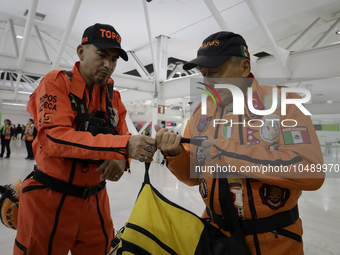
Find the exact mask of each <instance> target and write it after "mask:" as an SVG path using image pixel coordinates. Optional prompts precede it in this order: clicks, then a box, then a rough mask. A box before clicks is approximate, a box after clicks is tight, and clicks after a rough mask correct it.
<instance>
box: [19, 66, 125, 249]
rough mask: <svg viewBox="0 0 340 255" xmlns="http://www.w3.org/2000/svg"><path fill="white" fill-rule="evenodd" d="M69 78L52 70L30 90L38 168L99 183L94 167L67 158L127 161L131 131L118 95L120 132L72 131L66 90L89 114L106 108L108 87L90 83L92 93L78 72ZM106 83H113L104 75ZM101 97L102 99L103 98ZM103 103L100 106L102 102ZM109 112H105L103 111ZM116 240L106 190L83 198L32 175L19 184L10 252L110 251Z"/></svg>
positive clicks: (82, 181)
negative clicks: (81, 101) (15, 228)
mask: <svg viewBox="0 0 340 255" xmlns="http://www.w3.org/2000/svg"><path fill="white" fill-rule="evenodd" d="M78 66H79V62H77V63H76V64H75V66H74V67H73V70H72V72H73V78H72V81H71V82H70V79H69V78H68V76H67V75H66V74H65V73H64V72H63V71H52V72H50V73H48V74H47V75H46V76H45V77H44V79H43V80H42V81H41V82H40V85H39V87H38V88H37V89H36V90H35V91H34V92H33V94H32V95H31V97H30V101H29V103H28V107H27V110H28V112H29V113H30V114H31V115H32V116H33V118H34V122H35V123H36V124H37V129H38V136H37V137H36V139H35V140H34V142H33V151H34V155H35V159H36V162H37V168H38V169H39V170H40V171H42V172H43V173H45V174H48V175H49V176H51V177H54V178H56V179H59V180H61V181H63V182H66V183H70V184H72V185H76V186H80V187H93V186H96V185H97V184H99V183H100V175H101V174H102V173H103V172H102V171H101V172H97V171H96V169H97V168H98V165H96V164H88V165H86V164H83V163H80V162H75V161H73V160H71V159H69V158H78V159H105V160H108V159H116V160H127V157H126V147H127V143H128V139H129V137H130V133H129V132H128V129H127V125H126V123H125V115H126V109H125V107H124V105H123V103H122V102H121V99H120V94H119V93H118V92H117V91H114V93H113V100H111V103H112V108H113V111H114V112H115V114H116V115H115V118H114V120H115V122H116V125H117V131H118V132H119V135H111V134H107V135H104V134H98V135H96V136H95V137H94V136H92V134H91V133H89V132H81V131H76V122H75V117H76V115H77V111H76V110H74V109H72V107H71V102H70V99H69V94H70V93H72V94H73V95H75V96H77V97H79V98H83V96H84V98H85V99H86V105H87V108H88V112H89V113H91V112H92V111H94V110H100V109H102V110H103V111H105V112H106V100H105V98H106V93H108V91H107V85H106V84H104V85H101V86H99V85H94V86H93V91H92V95H90V93H89V89H88V87H87V86H86V83H85V81H84V80H83V78H82V76H81V74H80V72H79V70H78ZM107 83H113V80H112V79H111V78H110V79H108V81H107ZM101 97H102V100H101ZM100 103H101V105H100ZM106 115H107V113H106ZM113 238H114V229H113V223H112V219H111V214H110V205H109V199H108V195H107V192H106V188H104V189H103V190H101V191H99V192H98V193H97V194H96V195H92V196H90V197H89V198H87V199H86V200H82V198H80V197H76V196H71V195H65V194H62V193H59V192H55V191H51V190H50V189H46V188H44V186H42V185H41V184H40V183H38V182H37V181H35V180H34V179H27V180H26V181H25V182H24V183H23V185H22V193H21V197H20V209H19V216H18V232H17V237H16V241H15V245H14V254H58V255H59V254H65V255H66V254H67V253H68V251H69V250H71V252H72V254H102V255H106V254H107V252H108V251H109V247H110V242H111V240H112V239H113Z"/></svg>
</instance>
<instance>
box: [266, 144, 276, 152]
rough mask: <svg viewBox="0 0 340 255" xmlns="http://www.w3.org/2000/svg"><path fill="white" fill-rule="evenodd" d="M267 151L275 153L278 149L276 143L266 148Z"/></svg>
mask: <svg viewBox="0 0 340 255" xmlns="http://www.w3.org/2000/svg"><path fill="white" fill-rule="evenodd" d="M268 149H269V150H270V151H277V150H278V149H279V145H278V144H277V143H274V144H272V145H269V146H268Z"/></svg>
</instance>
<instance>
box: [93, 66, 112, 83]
mask: <svg viewBox="0 0 340 255" xmlns="http://www.w3.org/2000/svg"><path fill="white" fill-rule="evenodd" d="M103 72H104V73H103ZM105 73H107V74H106V75H105ZM111 74H112V72H110V71H109V70H108V69H98V71H97V75H96V76H95V78H94V82H95V84H98V85H104V84H105V83H106V81H107V79H109V78H110V76H111Z"/></svg>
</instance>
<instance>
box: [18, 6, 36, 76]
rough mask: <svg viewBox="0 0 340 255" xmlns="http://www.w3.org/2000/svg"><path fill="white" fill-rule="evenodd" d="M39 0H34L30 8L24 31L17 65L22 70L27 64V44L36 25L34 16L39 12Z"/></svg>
mask: <svg viewBox="0 0 340 255" xmlns="http://www.w3.org/2000/svg"><path fill="white" fill-rule="evenodd" d="M38 2H39V0H32V3H31V7H30V9H29V10H28V16H27V20H26V26H25V32H24V35H23V39H22V44H21V49H20V54H19V59H18V65H17V68H18V70H19V71H22V69H23V67H24V64H25V58H26V52H27V46H28V42H29V40H30V39H31V32H32V28H33V25H34V17H35V13H36V12H37V7H38Z"/></svg>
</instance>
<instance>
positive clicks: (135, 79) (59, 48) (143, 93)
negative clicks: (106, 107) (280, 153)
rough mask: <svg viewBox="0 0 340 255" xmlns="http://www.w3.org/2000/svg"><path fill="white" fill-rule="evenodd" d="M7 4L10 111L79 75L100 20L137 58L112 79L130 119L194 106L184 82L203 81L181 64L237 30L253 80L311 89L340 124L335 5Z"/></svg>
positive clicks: (1, 48) (173, 0)
mask: <svg viewBox="0 0 340 255" xmlns="http://www.w3.org/2000/svg"><path fill="white" fill-rule="evenodd" d="M0 6H1V8H0V71H1V75H0V103H1V105H0V107H1V108H0V110H2V111H6V110H8V109H9V108H10V109H11V111H16V110H17V111H24V109H25V104H26V103H27V100H28V98H29V94H30V93H31V92H32V91H33V90H34V89H35V87H36V86H37V85H38V82H39V79H40V78H41V77H42V76H43V75H45V74H46V73H47V72H49V71H51V70H52V69H65V70H67V69H71V68H72V66H73V63H74V62H75V61H77V55H76V50H75V49H76V47H77V45H78V44H79V42H80V38H81V36H82V32H83V30H84V29H85V28H86V27H88V26H90V25H92V24H94V23H97V22H98V23H110V24H112V25H113V26H114V27H115V28H116V29H117V31H118V32H119V33H120V35H121V37H122V47H123V48H124V49H125V50H126V51H128V52H129V53H128V54H129V61H128V62H124V61H122V60H119V62H118V65H117V68H116V71H115V73H114V74H113V78H114V80H115V84H116V88H117V90H119V91H121V95H122V99H123V101H124V102H125V103H126V105H127V108H128V110H129V111H130V112H132V113H137V112H138V113H139V114H141V113H143V112H144V113H146V114H148V112H149V111H148V107H149V106H151V104H152V102H153V101H152V100H154V98H155V97H158V98H159V100H161V101H160V102H163V104H165V105H166V107H167V110H168V111H171V115H173V116H176V115H178V116H181V112H180V110H182V108H183V107H186V106H188V102H190V99H188V96H189V94H190V93H189V89H185V88H186V87H188V86H186V85H187V84H189V80H190V78H191V77H195V78H197V77H200V74H199V72H198V70H195V69H194V70H192V71H189V72H187V71H184V70H183V69H182V65H183V63H185V62H186V61H190V60H191V59H193V58H194V57H195V56H196V51H197V49H198V47H199V46H200V45H201V42H202V41H203V39H204V38H205V37H207V36H208V35H209V34H212V33H214V32H217V31H220V30H230V31H233V32H236V33H239V34H241V35H243V36H244V38H245V39H246V41H247V43H248V46H249V51H250V55H251V60H252V71H253V73H254V74H255V76H257V77H261V78H280V81H283V82H284V84H286V85H290V86H293V87H296V86H297V87H303V88H307V89H308V90H310V91H311V93H312V100H311V102H310V104H308V105H307V108H308V107H309V109H311V112H312V114H313V113H315V114H325V113H328V114H331V116H332V119H333V120H340V117H339V116H340V115H339V116H338V115H337V114H340V111H339V110H337V109H340V99H339V98H340V88H339V86H340V84H339V81H340V79H339V78H338V76H339V75H340V74H339V66H340V59H339V56H340V32H338V31H339V30H340V2H339V1H337V0H323V1H319V0H271V1H268V0H245V1H240V0H228V1H225V0H152V1H141V0H126V1H118V0H116V1H112V0H101V1H92V0H82V1H81V0H73V1H68V0H60V1H57V2H56V1H52V0H40V1H39V0H30V1H27V0H2V1H0ZM30 10H31V14H30ZM33 14H35V15H33ZM261 21H262V22H261ZM337 32H338V33H337ZM150 39H151V43H150ZM152 51H153V53H154V54H152ZM155 66H156V68H155ZM154 70H157V73H155V72H154ZM330 102H331V103H330ZM183 103H185V105H183ZM13 104H16V105H13ZM137 109H138V110H137ZM139 111H141V112H139ZM334 114H336V115H334ZM334 116H336V118H334ZM182 117H183V116H182Z"/></svg>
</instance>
